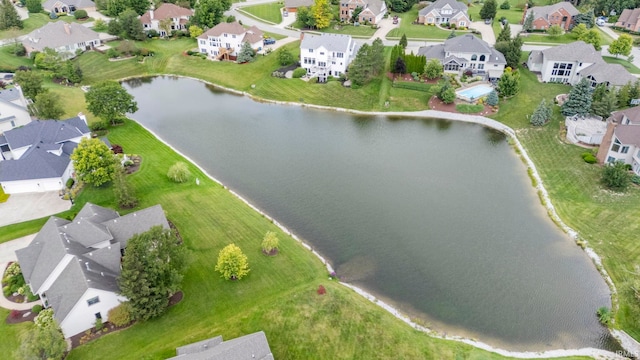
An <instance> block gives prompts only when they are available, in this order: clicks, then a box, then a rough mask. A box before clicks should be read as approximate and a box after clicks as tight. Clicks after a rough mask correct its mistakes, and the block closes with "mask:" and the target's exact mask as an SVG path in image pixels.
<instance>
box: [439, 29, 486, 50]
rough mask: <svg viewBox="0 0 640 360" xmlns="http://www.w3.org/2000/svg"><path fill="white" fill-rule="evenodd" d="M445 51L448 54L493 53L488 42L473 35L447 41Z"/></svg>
mask: <svg viewBox="0 0 640 360" xmlns="http://www.w3.org/2000/svg"><path fill="white" fill-rule="evenodd" d="M444 49H445V51H446V52H463V53H477V54H481V53H482V54H489V53H491V46H489V44H488V43H487V42H486V41H484V40H482V39H480V38H478V37H477V36H474V35H472V34H464V35H461V36H456V37H454V38H451V39H447V40H445V42H444Z"/></svg>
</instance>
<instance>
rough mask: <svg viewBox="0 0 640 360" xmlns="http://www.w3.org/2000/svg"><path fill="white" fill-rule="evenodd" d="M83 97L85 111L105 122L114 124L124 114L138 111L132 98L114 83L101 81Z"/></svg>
mask: <svg viewBox="0 0 640 360" xmlns="http://www.w3.org/2000/svg"><path fill="white" fill-rule="evenodd" d="M84 97H85V100H86V102H87V109H88V110H89V111H91V113H92V114H93V115H95V116H98V117H100V118H102V119H103V120H106V121H111V122H114V121H115V120H116V118H118V117H122V116H124V114H126V113H133V112H136V111H138V104H137V103H136V102H135V100H133V96H131V95H130V94H129V93H128V92H127V91H126V90H125V89H124V88H123V87H122V85H120V84H119V83H117V82H115V81H103V82H100V83H98V84H96V85H93V86H91V88H90V89H89V91H87V93H85V95H84Z"/></svg>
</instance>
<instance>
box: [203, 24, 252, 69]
mask: <svg viewBox="0 0 640 360" xmlns="http://www.w3.org/2000/svg"><path fill="white" fill-rule="evenodd" d="M245 42H246V43H249V45H251V48H252V49H254V50H256V51H257V50H260V49H262V42H263V33H262V30H260V29H258V28H257V27H256V26H252V27H250V28H248V29H245V27H244V26H242V25H241V24H240V23H239V22H237V21H235V22H232V23H225V22H223V23H220V24H218V25H216V26H214V27H212V28H211V29H209V30H207V31H205V32H204V33H203V34H201V35H200V36H198V48H199V49H200V52H201V53H203V54H207V58H208V59H225V60H235V59H236V57H237V56H238V53H239V52H240V49H242V44H244V43H245Z"/></svg>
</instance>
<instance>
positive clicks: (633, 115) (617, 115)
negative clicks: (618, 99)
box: [611, 106, 640, 125]
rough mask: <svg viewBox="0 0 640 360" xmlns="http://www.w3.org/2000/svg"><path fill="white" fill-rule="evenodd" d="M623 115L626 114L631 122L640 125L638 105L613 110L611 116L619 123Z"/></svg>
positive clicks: (639, 107)
mask: <svg viewBox="0 0 640 360" xmlns="http://www.w3.org/2000/svg"><path fill="white" fill-rule="evenodd" d="M624 115H626V116H627V118H628V119H629V121H630V122H631V124H635V125H640V106H634V107H631V108H628V109H624V110H618V111H614V112H613V113H612V114H611V117H612V118H613V120H614V121H615V122H616V123H618V124H621V121H622V118H623V116H624Z"/></svg>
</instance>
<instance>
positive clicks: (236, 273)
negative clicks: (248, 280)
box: [215, 244, 249, 280]
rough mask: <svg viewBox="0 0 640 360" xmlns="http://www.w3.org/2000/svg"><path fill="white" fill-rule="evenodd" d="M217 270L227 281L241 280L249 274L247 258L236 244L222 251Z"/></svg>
mask: <svg viewBox="0 0 640 360" xmlns="http://www.w3.org/2000/svg"><path fill="white" fill-rule="evenodd" d="M215 270H216V271H218V272H220V274H221V275H222V277H223V278H225V279H227V280H240V279H242V278H243V277H245V276H246V275H247V274H248V273H249V262H248V260H247V256H246V255H245V254H244V253H242V250H240V248H239V247H238V246H236V245H235V244H229V245H227V246H226V247H225V248H224V249H222V250H220V253H219V255H218V263H217V264H216V267H215Z"/></svg>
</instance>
